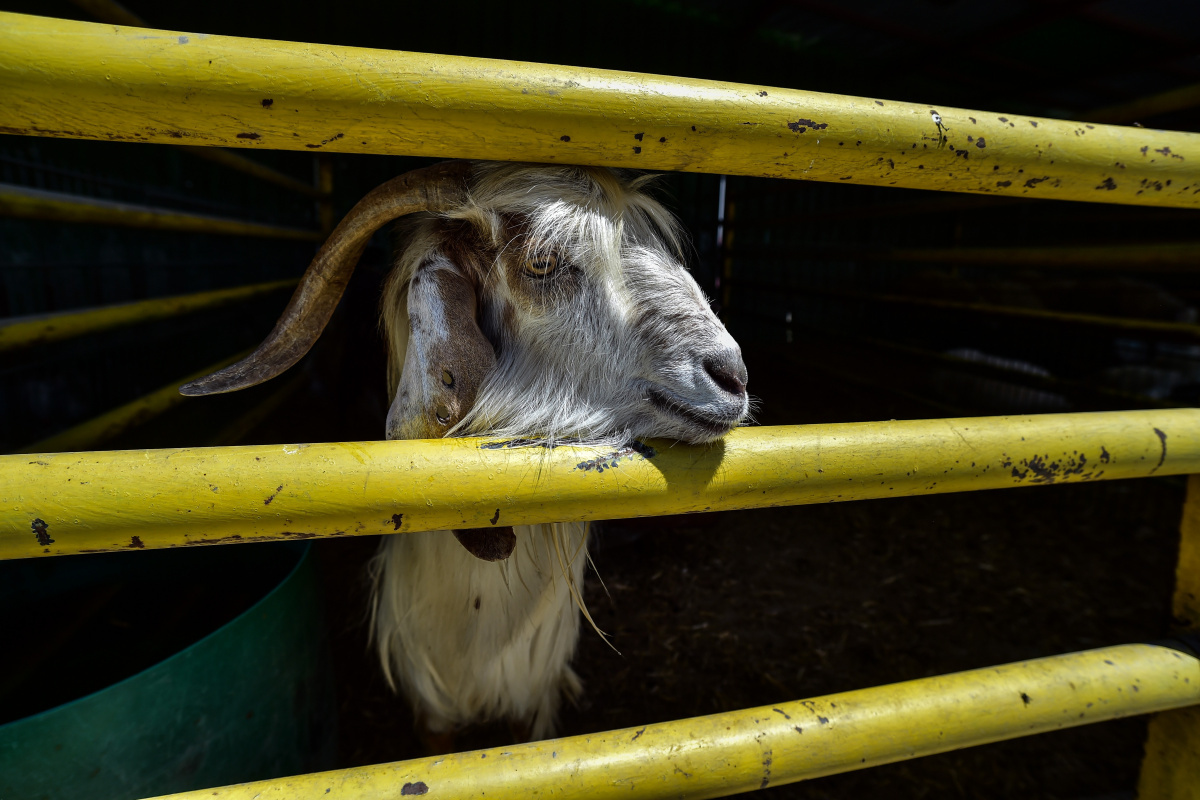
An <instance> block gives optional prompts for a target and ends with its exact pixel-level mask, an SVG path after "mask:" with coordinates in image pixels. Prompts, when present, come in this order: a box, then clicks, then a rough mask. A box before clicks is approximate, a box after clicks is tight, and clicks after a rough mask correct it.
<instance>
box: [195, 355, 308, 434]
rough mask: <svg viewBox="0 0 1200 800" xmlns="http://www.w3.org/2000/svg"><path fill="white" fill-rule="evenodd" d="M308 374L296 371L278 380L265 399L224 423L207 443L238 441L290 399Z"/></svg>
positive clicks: (306, 380)
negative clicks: (288, 376) (290, 375)
mask: <svg viewBox="0 0 1200 800" xmlns="http://www.w3.org/2000/svg"><path fill="white" fill-rule="evenodd" d="M308 381H309V378H308V375H307V374H305V373H304V372H303V371H299V370H298V371H297V374H295V375H293V376H292V377H291V378H290V379H288V380H285V381H280V382H279V383H280V384H281V385H280V386H278V387H277V388H276V389H275V391H273V392H272V393H271V395H270V396H269V397H267V398H266V399H265V400H260V401H258V402H256V403H255V404H254V406H253V407H251V408H250V409H249V410H248V411H246V412H245V413H243V414H241V415H240V416H238V417H236V418H235V419H234V420H233V421H232V422H230V423H229V424H227V425H225V427H223V428H221V430H219V431H217V433H216V434H214V435H213V437H212V439H210V440H209V441H208V444H209V445H226V446H227V445H233V444H237V443H238V442H240V441H241V440H242V439H244V438H245V437H246V435H247V434H249V433H250V432H251V431H253V430H254V429H255V428H257V427H258V426H259V425H261V424H262V423H263V422H265V421H266V420H267V419H268V418H269V417H270V416H271V415H272V414H274V413H275V411H276V410H277V409H278V408H279V407H280V406H282V405H283V404H284V403H285V402H287V401H288V400H290V399H291V397H292V395H293V394H295V393H296V391H297V390H299V389H300V387H302V386H304V385H305V384H307V383H308Z"/></svg>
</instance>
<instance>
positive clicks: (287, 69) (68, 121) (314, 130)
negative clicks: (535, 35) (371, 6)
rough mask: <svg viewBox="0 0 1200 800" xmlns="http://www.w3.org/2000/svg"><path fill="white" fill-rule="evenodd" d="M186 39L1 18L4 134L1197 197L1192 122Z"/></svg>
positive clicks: (1068, 195)
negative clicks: (1120, 120)
mask: <svg viewBox="0 0 1200 800" xmlns="http://www.w3.org/2000/svg"><path fill="white" fill-rule="evenodd" d="M181 35H183V34H179V33H171V32H165V31H161V32H160V31H151V32H149V34H148V33H147V31H145V30H138V29H124V28H117V27H113V26H111V25H100V24H94V23H85V22H74V21H68V20H52V19H46V18H39V17H29V16H22V15H17V14H0V94H2V95H3V97H4V103H3V104H0V132H2V133H12V134H23V135H32V136H56V137H67V138H83V139H102V140H115V141H136V142H160V143H167V144H180V143H187V144H190V145H219V146H227V147H249V148H260V147H261V148H272V149H282V150H303V151H312V150H319V151H322V152H339V153H382V154H394V155H422V156H437V157H461V158H486V159H499V160H514V161H539V162H555V161H558V162H565V163H573V164H593V165H602V166H614V167H637V168H644V169H656V170H681V171H691V172H708V173H720V174H735V175H756V176H763V177H774V178H793V179H801V178H802V179H807V180H823V181H837V180H846V181H849V182H852V183H863V184H872V185H884V186H901V187H908V188H923V189H937V190H945V191H956V192H973V193H980V194H995V195H1002V196H1009V197H1030V198H1045V199H1057V200H1082V201H1091V202H1102V203H1131V204H1144V205H1161V206H1180V207H1196V206H1200V135H1198V134H1193V133H1178V132H1167V131H1155V130H1150V129H1145V128H1137V127H1121V126H1114V125H1093V124H1090V123H1082V122H1069V121H1062V120H1053V119H1042V118H1036V119H1035V118H1029V117H1023V116H1017V115H1010V114H1003V113H995V112H988V111H974V110H964V109H955V108H945V107H940V106H939V107H937V108H936V109H935V108H932V107H930V106H925V105H920V104H914V103H901V102H895V101H891V100H888V101H884V100H876V99H873V98H862V97H846V96H840V95H829V94H821V93H817V92H805V91H799V90H793V89H781V88H773V87H765V88H764V87H762V86H749V85H743V84H732V83H719V82H714V81H702V80H694V79H688V78H669V77H663V76H657V75H640V74H633V73H625V72H612V71H606V70H593V69H583V68H576V67H563V66H551V65H544V64H528V63H521V62H512V61H492V60H488V59H475V58H461V57H453V56H438V55H427V54H421V53H407V52H389V51H382V50H367V49H362V48H351V47H335V46H331V45H318V44H301V43H291V42H264V41H259V40H254V39H242V38H234V37H227V36H207V37H200V36H198V35H196V34H188V36H189V37H190V39H189V41H190V43H189V44H188V45H186V46H180V45H179V44H178V37H179V36H181ZM64 40H69V41H70V42H71V47H69V48H66V47H63V46H62V42H63V41H64ZM264 98H270V99H271V103H270V104H269V106H268V105H264V102H263V101H264ZM968 137H969V138H968Z"/></svg>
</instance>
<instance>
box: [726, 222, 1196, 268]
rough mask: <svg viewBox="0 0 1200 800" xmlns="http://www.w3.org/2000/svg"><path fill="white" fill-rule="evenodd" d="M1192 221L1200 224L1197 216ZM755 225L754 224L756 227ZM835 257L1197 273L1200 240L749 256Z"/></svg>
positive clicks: (820, 248) (754, 252)
mask: <svg viewBox="0 0 1200 800" xmlns="http://www.w3.org/2000/svg"><path fill="white" fill-rule="evenodd" d="M1194 221H1195V222H1200V217H1198V218H1197V219H1196V220H1194ZM755 227H758V226H755ZM800 252H802V253H803V255H804V256H805V257H811V258H835V259H839V260H845V261H850V260H854V261H893V262H919V263H923V264H960V265H970V266H984V267H1011V268H1013V269H1027V268H1029V267H1052V268H1054V269H1094V270H1137V271H1140V272H1150V271H1154V272H1200V242H1168V243H1147V244H1121V245H1106V246H1097V247H1091V246H1084V247H896V248H877V247H871V248H867V247H853V246H842V245H811V244H806V245H804V246H803V247H802V248H787V247H777V248H755V249H751V250H747V251H744V252H742V253H739V255H740V256H742V257H751V258H763V257H773V258H796V256H797V255H798V253H800Z"/></svg>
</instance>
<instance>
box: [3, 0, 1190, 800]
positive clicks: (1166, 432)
mask: <svg viewBox="0 0 1200 800" xmlns="http://www.w3.org/2000/svg"><path fill="white" fill-rule="evenodd" d="M101 65H103V67H101ZM0 94H3V96H4V103H2V104H0V131H2V132H5V133H18V134H27V135H36V136H60V137H72V138H85V139H106V140H120V141H140V142H160V143H168V144H187V145H191V146H195V145H201V146H209V145H221V146H227V147H240V148H255V147H266V148H278V149H297V150H307V151H320V152H370V153H396V154H406V155H433V156H458V157H473V158H492V159H504V160H534V161H562V162H565V163H585V164H593V165H609V166H623V167H642V168H651V169H663V170H687V171H698V172H721V173H729V174H741V175H759V176H773V177H786V178H798V179H812V180H825V181H842V182H850V183H862V184H873V185H893V186H902V187H914V188H926V189H942V190H948V191H957V192H973V193H978V194H992V195H997V196H1001V197H1014V196H1016V197H1030V198H1056V199H1070V200H1081V201H1092V202H1105V203H1125V204H1143V205H1158V206H1176V207H1182V208H1191V207H1200V136H1197V135H1196V134H1186V133H1173V132H1164V131H1151V130H1146V129H1141V128H1122V127H1115V126H1108V125H1099V124H1091V123H1083V122H1080V123H1074V122H1065V121H1060V120H1051V119H1042V118H1028V117H1018V116H1013V115H1004V114H1000V113H993V112H980V111H969V110H962V109H952V108H931V107H928V106H922V105H916V104H911V103H901V102H894V101H891V100H887V99H875V98H853V97H839V96H832V95H822V94H817V93H812V92H802V91H795V90H786V89H777V88H774V87H762V86H743V85H733V84H720V83H714V82H709V81H699V80H689V79H681V78H664V77H659V76H650V75H634V74H627V73H618V72H607V71H601V70H587V69H577V68H571V67H550V66H545V65H537V64H523V63H514V62H497V61H488V60H483V59H470V58H456V57H449V56H434V55H424V54H413V53H389V52H383V51H373V50H363V49H356V48H345V47H331V46H322V45H309V44H297V43H286V42H285V43H279V42H273V43H267V42H262V41H256V40H249V39H238V38H233V37H221V36H205V35H196V34H189V33H181V32H168V31H148V30H144V29H137V28H128V27H119V26H117V27H114V26H112V25H92V24H87V23H78V22H66V21H60V20H49V19H42V18H37V17H28V16H21V15H14V14H0ZM48 95H53V96H54V97H55V98H56V99H57V102H55V103H52V104H48V103H45V102H43V101H44V98H45V97H46V96H48ZM284 112H287V113H284ZM321 175H322V177H321V185H319V186H318V187H317V189H316V190H315V192H314V194H315V195H316V196H319V197H323V198H326V199H327V198H328V191H329V186H328V177H329V175H330V173H329V170H328V166H327V165H324V166H323V168H322V172H321ZM11 202H13V203H17V202H21V203H26V204H28V203H27V201H26V200H25V199H19V201H18V200H13V201H11ZM326 210H327V203H326ZM56 213H57V212H56ZM72 213H74V212H72ZM323 216H327V214H324V213H323ZM733 217H734V214H733V213H732V208H731V210H730V213H729V220H730V222H731V223H734V222H735V221H734V220H733ZM106 221H107V222H112V220H106ZM323 222H328V221H327V220H323ZM1170 255H1171V256H1172V257H1174V256H1175V255H1176V254H1175V253H1174V252H1172V253H1171V254H1170ZM1190 256H1191V251H1190V250H1189V251H1188V253H1186V254H1184V255H1183V256H1181V257H1182V258H1184V259H1185V260H1186V259H1187V258H1189V257H1190ZM1174 264H1175V262H1172V266H1174ZM1185 268H1186V267H1185ZM1189 473H1190V474H1193V477H1192V478H1191V481H1190V489H1189V495H1188V501H1187V510H1186V512H1185V522H1184V527H1183V533H1182V538H1183V546H1182V548H1181V557H1180V568H1179V569H1180V572H1179V587H1178V589H1177V599H1176V615H1177V616H1178V617H1180V618H1181V619H1182V620H1184V624H1185V627H1186V628H1188V629H1195V627H1196V625H1197V620H1198V619H1200V617H1198V616H1197V614H1200V611H1198V610H1197V609H1196V608H1194V606H1195V597H1196V596H1197V594H1200V589H1197V588H1196V586H1195V581H1196V575H1197V574H1200V562H1198V561H1197V559H1198V558H1200V556H1198V555H1197V554H1198V553H1200V546H1198V545H1197V541H1200V521H1198V520H1200V479H1198V478H1197V477H1196V476H1195V473H1200V410H1195V409H1175V410H1155V411H1147V412H1113V413H1103V414H1070V415H1045V416H1037V417H1023V418H975V419H948V420H924V421H916V422H892V423H870V424H854V425H849V424H848V425H829V426H803V427H796V428H761V429H747V430H740V431H737V432H735V433H733V434H731V435H730V436H729V437H727V438H726V439H725V440H724V441H723V442H721V443H718V444H716V445H713V446H710V447H707V448H691V447H683V446H671V447H668V446H666V445H665V444H663V443H653V442H651V443H649V444H648V445H647V446H642V447H637V448H629V449H626V450H620V451H615V452H598V451H594V450H585V449H580V448H573V447H563V448H557V449H554V450H541V449H538V450H536V451H529V450H522V449H518V448H510V447H506V446H505V443H503V442H496V441H489V440H453V441H432V442H366V443H346V444H333V445H308V446H304V445H275V446H268V447H253V448H210V449H190V450H160V451H139V452H136V453H134V452H126V453H120V452H118V453H42V454H36V455H21V456H5V457H0V493H2V496H0V505H2V506H3V508H2V509H0V557H3V558H22V557H43V556H53V555H61V554H68V553H79V552H91V551H104V550H120V549H141V548H145V547H174V546H181V545H189V544H210V543H218V542H239V541H240V542H246V541H261V540H264V539H283V538H291V537H295V536H297V535H300V536H304V537H309V536H339V535H353V534H358V533H363V534H366V533H381V532H386V533H403V532H406V531H413V530H428V529H438V528H444V527H479V526H483V525H487V524H498V523H499V522H501V521H503V522H504V523H507V524H513V523H528V522H536V521H548V520H567V519H598V518H610V517H620V516H643V515H646V516H649V515H656V514H666V513H678V512H688V511H708V510H718V509H732V508H752V507H761V506H769V505H787V504H797V503H813V502H827V501H837V500H851V499H862V498H868V497H888V496H902V495H911V494H922V493H938V492H948V491H968V490H974V489H985V488H1005V487H1012V486H1030V485H1044V484H1050V483H1058V482H1073V481H1087V480H1104V479H1114V478H1126V477H1144V476H1151V475H1170V474H1189ZM217 476H220V477H217ZM297 532H299V533H297ZM1198 687H1200V662H1198V661H1197V659H1196V657H1195V655H1194V654H1192V653H1190V652H1188V648H1187V646H1185V645H1182V644H1179V645H1175V646H1153V645H1126V646H1119V647H1114V648H1107V649H1104V650H1096V651H1089V652H1085V653H1074V654H1067V655H1063V656H1058V657H1055V658H1048V659H1040V660H1037V661H1032V662H1024V663H1021V664H1015V665H1009V666H1006V667H997V668H992V669H986V670H977V671H974V672H967V673H960V674H957V675H951V676H945V677H942V678H930V679H925V680H922V681H914V682H911V683H907V684H897V685H893V686H885V687H878V688H874V689H866V690H862V691H858V692H850V693H846V694H842V695H836V696H830V697H824V698H815V699H812V700H807V701H799V702H795V703H787V704H781V705H779V706H777V707H769V708H761V709H750V710H747V711H743V712H736V713H731V714H722V715H717V716H714V717H706V718H701V719H695V720H681V721H677V722H672V723H664V724H661V725H650V726H646V727H643V728H638V729H628V730H624V731H613V732H610V733H607V734H596V735H591V736H584V737H575V738H573V739H565V740H555V741H549V742H539V743H535V744H530V745H523V746H518V747H512V748H505V749H502V750H495V751H485V752H481V753H469V754H458V755H455V756H449V757H445V758H441V759H424V760H418V761H412V762H403V763H400V764H392V765H382V766H378V767H369V768H362V769H356V770H344V771H340V772H335V773H322V774H317V775H310V776H302V777H299V778H292V779H281V780H277V781H267V782H263V783H256V784H247V785H245V786H240V787H229V788H226V789H217V790H204V791H203V792H199V793H194V794H193V795H192V796H195V797H201V796H203V797H212V796H218V797H308V796H312V797H360V798H366V797H384V796H387V797H391V796H396V795H398V794H399V795H406V794H424V793H426V792H434V791H436V793H437V794H439V795H442V796H482V795H483V794H484V793H485V792H486V794H487V795H488V796H493V797H494V796H522V797H523V796H528V795H530V794H532V793H535V792H537V791H540V790H543V789H546V790H548V789H550V788H553V789H555V790H557V791H559V792H560V793H562V794H563V795H564V796H578V797H584V796H587V797H592V796H601V797H603V796H609V795H613V796H616V795H620V796H637V797H653V796H663V795H672V796H688V797H711V796H718V795H722V794H727V793H731V792H739V791H746V790H750V789H754V788H761V787H765V786H769V785H775V784H779V783H785V782H789V781H794V780H800V779H803V778H807V777H815V776H817V775H824V774H830V773H833V772H838V771H845V770H849V769H856V768H862V767H866V766H871V765H873V764H880V763H886V762H889V761H894V760H898V759H902V758H911V757H914V756H918V755H924V754H928V753H934V752H941V751H944V750H949V749H953V748H957V747H964V746H969V745H972V744H979V743H983V742H989V741H996V740H999V739H1003V738H1009V737H1012V736H1017V735H1026V734H1030V733H1036V732H1039V731H1043V730H1051V729H1055V728H1060V727H1067V726H1070V725H1078V724H1084V723H1087V722H1094V721H1099V720H1101V719H1111V718H1115V717H1119V716H1123V715H1127V714H1135V713H1146V712H1151V711H1161V710H1165V709H1175V708H1180V707H1184V706H1192V705H1195V704H1197V703H1200V696H1197V694H1196V692H1197V690H1198ZM1198 726H1200V720H1198V718H1197V714H1196V712H1195V710H1194V709H1186V710H1182V711H1174V712H1171V713H1169V714H1164V715H1162V716H1160V717H1159V718H1157V719H1156V721H1155V722H1154V724H1153V725H1152V728H1151V736H1150V744H1149V747H1148V757H1147V760H1146V765H1145V768H1144V772H1143V778H1142V791H1143V796H1145V797H1159V796H1161V797H1190V796H1195V792H1196V787H1197V786H1200V777H1198V776H1197V769H1198V767H1197V764H1198V763H1200V760H1198V759H1197V758H1196V755H1195V754H1196V752H1197V749H1198V748H1197V742H1196V739H1197V730H1198Z"/></svg>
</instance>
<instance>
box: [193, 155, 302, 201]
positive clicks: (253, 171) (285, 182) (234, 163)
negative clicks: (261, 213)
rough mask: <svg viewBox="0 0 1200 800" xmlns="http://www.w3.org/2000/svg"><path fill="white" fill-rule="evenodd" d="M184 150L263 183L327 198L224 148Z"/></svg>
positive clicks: (264, 165) (292, 179)
mask: <svg viewBox="0 0 1200 800" xmlns="http://www.w3.org/2000/svg"><path fill="white" fill-rule="evenodd" d="M183 150H184V152H186V153H187V154H188V155H191V156H195V157H196V158H203V159H204V160H205V161H211V162H213V163H214V164H220V165H221V166H223V167H228V168H229V169H233V170H237V171H238V172H243V173H245V174H247V175H251V176H253V177H255V178H258V179H259V180H261V181H266V182H267V183H273V184H275V185H276V186H282V187H283V188H284V189H287V190H288V191H292V192H295V193H296V194H302V195H305V196H306V197H315V198H318V199H319V198H322V197H324V196H325V195H324V193H323V192H322V191H321V190H320V189H318V188H316V187H314V186H309V185H308V184H307V183H305V182H304V181H298V180H296V179H295V178H293V177H292V176H290V175H284V174H283V173H282V172H280V171H278V170H275V169H271V168H270V167H268V166H267V165H266V164H260V163H258V162H257V161H252V160H250V159H249V158H246V157H245V156H243V155H239V154H237V153H234V152H231V151H229V150H226V149H224V148H222V147H195V146H191V145H189V146H186V147H184V148H183Z"/></svg>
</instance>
